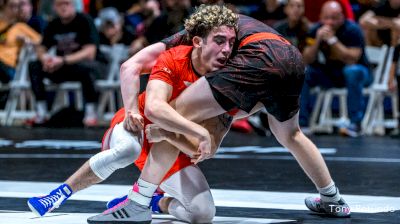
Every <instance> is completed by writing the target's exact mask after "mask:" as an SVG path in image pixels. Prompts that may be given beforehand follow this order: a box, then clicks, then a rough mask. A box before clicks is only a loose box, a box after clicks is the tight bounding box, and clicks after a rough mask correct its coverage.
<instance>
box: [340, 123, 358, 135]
mask: <svg viewBox="0 0 400 224" xmlns="http://www.w3.org/2000/svg"><path fill="white" fill-rule="evenodd" d="M339 133H340V135H342V136H347V137H352V138H356V137H359V136H360V135H361V127H360V125H356V124H350V125H348V126H344V127H341V128H339Z"/></svg>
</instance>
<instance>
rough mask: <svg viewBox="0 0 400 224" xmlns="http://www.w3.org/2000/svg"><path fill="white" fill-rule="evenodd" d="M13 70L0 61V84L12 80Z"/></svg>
mask: <svg viewBox="0 0 400 224" xmlns="http://www.w3.org/2000/svg"><path fill="white" fill-rule="evenodd" d="M14 75H15V69H14V68H12V67H10V66H8V65H6V64H4V63H3V62H1V61H0V82H2V83H8V82H9V81H11V80H12V79H13V78H14Z"/></svg>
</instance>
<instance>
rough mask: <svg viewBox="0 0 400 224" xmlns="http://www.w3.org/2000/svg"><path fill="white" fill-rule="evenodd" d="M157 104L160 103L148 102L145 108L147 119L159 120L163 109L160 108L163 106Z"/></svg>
mask: <svg viewBox="0 0 400 224" xmlns="http://www.w3.org/2000/svg"><path fill="white" fill-rule="evenodd" d="M157 105H158V103H157V102H153V103H150V104H146V107H145V109H144V116H146V117H147V119H149V120H150V121H152V122H155V121H156V120H158V118H159V115H160V114H161V110H160V108H161V107H159V106H157Z"/></svg>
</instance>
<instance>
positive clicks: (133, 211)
mask: <svg viewBox="0 0 400 224" xmlns="http://www.w3.org/2000/svg"><path fill="white" fill-rule="evenodd" d="M87 222H88V223H91V224H99V223H107V224H110V223H140V224H147V223H151V211H150V209H149V208H148V207H147V206H144V205H141V204H138V203H136V202H134V201H132V200H130V199H129V198H127V199H125V201H123V202H121V203H119V204H117V205H116V206H114V207H112V208H110V209H108V210H106V211H104V212H103V213H101V214H99V215H95V216H92V217H89V218H88V219H87Z"/></svg>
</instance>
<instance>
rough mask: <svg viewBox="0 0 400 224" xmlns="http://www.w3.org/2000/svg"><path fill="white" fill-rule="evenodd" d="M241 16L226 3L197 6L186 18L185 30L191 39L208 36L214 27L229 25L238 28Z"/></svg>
mask: <svg viewBox="0 0 400 224" xmlns="http://www.w3.org/2000/svg"><path fill="white" fill-rule="evenodd" d="M238 18H239V16H238V15H237V14H235V13H234V12H233V11H232V10H230V9H228V8H227V7H225V6H224V5H205V4H202V5H200V6H199V7H197V8H196V10H195V12H194V13H193V14H192V15H191V16H190V17H189V18H188V19H186V20H185V30H186V31H187V33H188V38H189V40H191V39H192V38H193V37H194V36H199V37H202V38H204V37H206V36H207V35H208V34H209V33H210V32H211V30H212V29H214V28H215V27H219V26H228V27H232V28H234V29H235V30H237V26H238Z"/></svg>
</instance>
